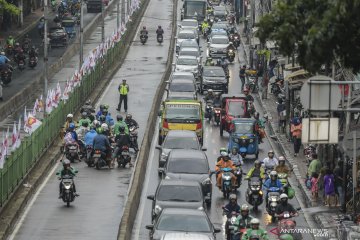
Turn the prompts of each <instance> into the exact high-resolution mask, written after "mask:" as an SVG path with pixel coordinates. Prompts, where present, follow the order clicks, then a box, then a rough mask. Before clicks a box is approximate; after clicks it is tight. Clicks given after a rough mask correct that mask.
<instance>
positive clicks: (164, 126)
mask: <svg viewBox="0 0 360 240" xmlns="http://www.w3.org/2000/svg"><path fill="white" fill-rule="evenodd" d="M163 128H165V129H168V128H169V124H168V122H167V120H166V119H164V122H163Z"/></svg>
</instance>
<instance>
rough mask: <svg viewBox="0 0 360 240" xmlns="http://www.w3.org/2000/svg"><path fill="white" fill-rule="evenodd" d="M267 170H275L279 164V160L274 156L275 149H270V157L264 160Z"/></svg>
mask: <svg viewBox="0 0 360 240" xmlns="http://www.w3.org/2000/svg"><path fill="white" fill-rule="evenodd" d="M263 164H264V168H265V170H274V169H275V167H276V166H277V165H279V161H278V160H277V159H276V157H274V151H273V150H269V152H268V157H266V158H264V160H263Z"/></svg>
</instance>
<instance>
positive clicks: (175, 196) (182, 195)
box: [156, 185, 202, 202]
mask: <svg viewBox="0 0 360 240" xmlns="http://www.w3.org/2000/svg"><path fill="white" fill-rule="evenodd" d="M156 199H157V200H159V201H178V202H201V199H202V192H201V190H200V188H198V187H196V186H174V185H172V186H161V187H160V189H159V191H158V193H157V197H156Z"/></svg>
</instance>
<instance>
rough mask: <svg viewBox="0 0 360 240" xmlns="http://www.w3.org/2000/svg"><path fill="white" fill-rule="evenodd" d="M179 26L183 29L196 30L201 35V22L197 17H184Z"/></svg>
mask: <svg viewBox="0 0 360 240" xmlns="http://www.w3.org/2000/svg"><path fill="white" fill-rule="evenodd" d="M178 26H179V28H180V29H182V30H185V29H190V30H194V31H195V32H196V33H197V34H198V35H199V23H198V21H197V20H196V19H184V20H182V21H181V23H180V24H179V25H178Z"/></svg>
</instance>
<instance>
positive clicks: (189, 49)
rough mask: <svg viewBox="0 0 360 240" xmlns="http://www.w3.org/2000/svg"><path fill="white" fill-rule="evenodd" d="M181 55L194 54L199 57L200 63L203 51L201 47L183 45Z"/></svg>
mask: <svg viewBox="0 0 360 240" xmlns="http://www.w3.org/2000/svg"><path fill="white" fill-rule="evenodd" d="M179 56H194V57H196V58H197V59H198V61H199V63H201V62H202V56H201V51H200V50H199V48H194V47H183V48H181V49H180V51H179Z"/></svg>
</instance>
